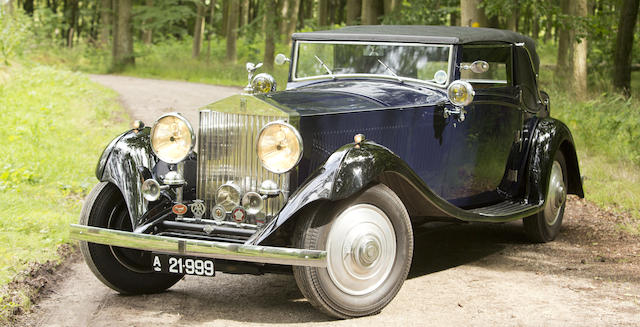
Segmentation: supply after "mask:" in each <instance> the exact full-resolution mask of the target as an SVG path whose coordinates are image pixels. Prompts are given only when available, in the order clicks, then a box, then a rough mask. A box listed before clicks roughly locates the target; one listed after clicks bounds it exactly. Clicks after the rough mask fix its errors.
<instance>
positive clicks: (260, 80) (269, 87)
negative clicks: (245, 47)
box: [251, 73, 276, 93]
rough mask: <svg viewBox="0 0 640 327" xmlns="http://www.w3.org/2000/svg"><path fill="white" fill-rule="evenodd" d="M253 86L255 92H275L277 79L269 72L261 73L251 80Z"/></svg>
mask: <svg viewBox="0 0 640 327" xmlns="http://www.w3.org/2000/svg"><path fill="white" fill-rule="evenodd" d="M251 88H252V89H253V92H255V93H269V92H275V90H276V80H275V78H273V76H271V75H269V74H267V73H260V74H258V75H256V77H254V78H253V79H252V80H251Z"/></svg>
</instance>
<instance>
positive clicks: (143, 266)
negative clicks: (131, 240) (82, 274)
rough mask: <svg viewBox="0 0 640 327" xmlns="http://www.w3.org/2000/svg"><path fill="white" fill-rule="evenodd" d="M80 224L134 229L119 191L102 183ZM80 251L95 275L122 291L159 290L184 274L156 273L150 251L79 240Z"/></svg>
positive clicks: (87, 200) (127, 292)
mask: <svg viewBox="0 0 640 327" xmlns="http://www.w3.org/2000/svg"><path fill="white" fill-rule="evenodd" d="M80 224H81V225H87V226H95V227H102V228H109V229H117V230H124V231H128V232H130V231H132V227H131V219H130V218H129V212H128V210H127V206H126V203H125V201H124V198H123V197H122V195H121V194H120V190H118V188H117V187H116V186H115V185H113V184H111V183H106V182H101V183H99V184H98V185H96V187H94V188H93V190H91V193H89V195H88V196H87V199H86V202H85V204H84V207H83V208H82V213H81V214H80ZM80 252H82V255H83V257H84V260H85V262H86V263H87V265H88V266H89V268H90V269H91V271H92V272H93V274H94V275H96V277H97V278H98V279H99V280H100V281H101V282H102V283H104V284H105V285H107V286H109V287H110V288H112V289H114V290H116V291H118V292H120V293H123V294H146V293H157V292H161V291H164V290H166V289H167V288H169V287H171V286H173V284H175V283H177V282H178V281H179V280H180V279H181V278H182V276H180V275H163V274H158V273H154V272H153V269H152V266H151V254H150V253H149V252H147V251H140V250H133V249H126V248H119V247H115V246H109V245H102V244H95V243H88V242H84V241H81V242H80Z"/></svg>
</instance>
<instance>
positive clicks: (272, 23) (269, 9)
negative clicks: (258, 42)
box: [262, 0, 278, 71]
mask: <svg viewBox="0 0 640 327" xmlns="http://www.w3.org/2000/svg"><path fill="white" fill-rule="evenodd" d="M263 4H264V15H265V21H264V23H265V24H264V25H265V26H264V59H263V60H262V62H263V63H264V66H265V68H266V69H267V70H268V71H272V70H273V60H274V52H275V49H276V44H275V43H276V42H275V41H276V40H275V39H276V37H275V33H273V31H274V30H275V29H276V28H277V23H276V19H278V17H277V16H276V15H277V12H276V11H277V7H276V1H275V0H265V1H263Z"/></svg>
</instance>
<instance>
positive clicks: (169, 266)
mask: <svg viewBox="0 0 640 327" xmlns="http://www.w3.org/2000/svg"><path fill="white" fill-rule="evenodd" d="M151 257H152V262H153V270H154V271H155V272H159V273H166V274H181V275H182V274H186V275H196V276H215V275H216V271H215V266H214V264H213V259H207V258H195V257H182V256H174V255H170V254H156V253H153V255H152V256H151Z"/></svg>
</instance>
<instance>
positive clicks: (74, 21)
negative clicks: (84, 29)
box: [65, 0, 79, 48]
mask: <svg viewBox="0 0 640 327" xmlns="http://www.w3.org/2000/svg"><path fill="white" fill-rule="evenodd" d="M78 2H79V0H69V2H67V3H66V5H67V6H69V7H71V8H69V13H70V16H69V25H70V26H69V29H68V30H67V47H69V48H72V47H73V36H74V33H76V32H77V31H78V5H79V4H78ZM65 10H67V8H65Z"/></svg>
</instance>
